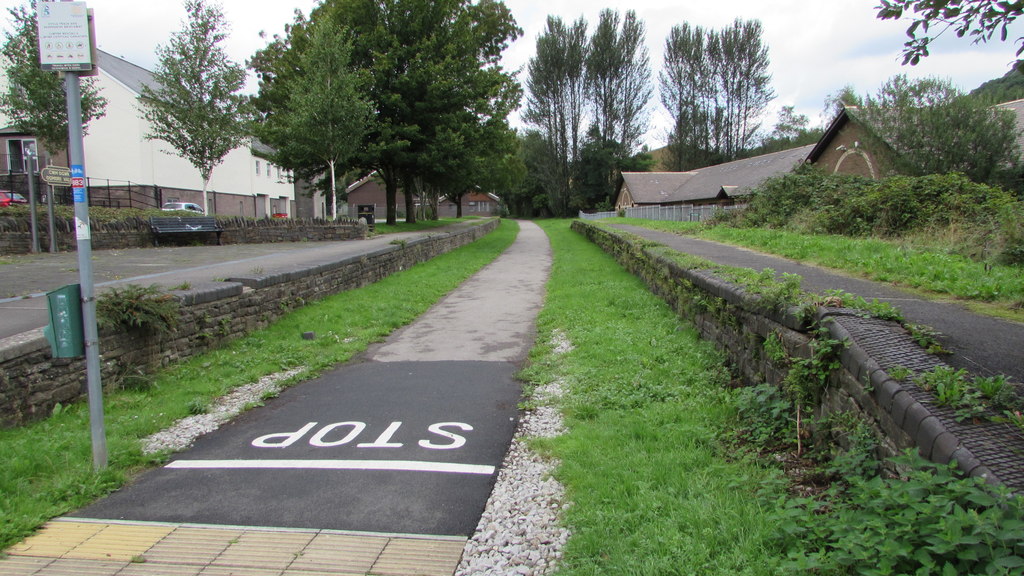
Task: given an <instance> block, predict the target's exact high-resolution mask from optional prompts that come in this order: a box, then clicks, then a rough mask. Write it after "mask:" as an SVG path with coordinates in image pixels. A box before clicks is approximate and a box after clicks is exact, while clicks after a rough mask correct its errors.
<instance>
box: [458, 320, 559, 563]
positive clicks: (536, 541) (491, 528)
mask: <svg viewBox="0 0 1024 576" xmlns="http://www.w3.org/2000/svg"><path fill="white" fill-rule="evenodd" d="M553 340H554V341H553V344H554V346H553V349H554V353H555V354H564V353H566V352H568V351H570V350H572V344H571V343H569V342H568V340H567V339H566V338H565V336H564V334H561V333H560V332H556V333H555V335H554V338H553ZM562 394H563V387H562V383H561V382H560V381H556V382H552V383H551V384H548V385H546V386H542V387H539V388H537V389H536V390H535V391H534V401H535V403H536V404H538V407H536V408H534V409H532V410H530V411H529V412H527V413H526V414H524V415H523V417H522V419H520V421H519V426H518V427H517V429H516V434H515V437H514V438H513V439H512V445H511V446H510V447H509V451H508V454H507V455H506V456H505V460H504V462H503V463H502V466H501V471H500V472H499V473H498V478H497V481H496V482H495V484H494V489H493V490H492V491H491V496H490V498H488V500H487V505H486V507H485V508H484V513H483V515H482V516H481V517H480V523H479V524H478V525H477V528H476V532H475V533H474V534H473V536H472V538H470V539H469V541H468V542H466V547H465V549H464V551H463V554H462V561H461V562H460V563H459V567H458V569H457V570H456V571H455V576H471V575H494V576H499V575H500V576H505V575H517V576H542V575H545V574H549V573H551V572H553V571H554V569H555V567H556V565H557V563H558V561H559V560H560V559H561V557H562V549H563V548H564V547H565V543H566V541H568V539H569V530H568V529H567V528H565V527H564V526H562V525H561V513H562V511H563V510H564V509H565V508H566V507H568V506H569V503H567V502H566V500H565V489H564V488H563V486H562V485H561V484H560V483H559V482H558V481H557V480H555V478H554V477H553V475H552V473H553V472H554V470H555V468H556V467H557V466H558V464H559V462H558V461H557V460H553V459H544V458H541V456H540V455H539V454H537V453H536V452H534V451H533V450H531V449H530V447H529V446H528V445H527V443H528V441H529V439H530V438H553V437H555V436H559V435H561V434H563V433H564V432H565V427H564V425H563V423H562V413H561V411H560V410H559V408H558V406H557V404H558V400H559V399H560V398H561V396H562Z"/></svg>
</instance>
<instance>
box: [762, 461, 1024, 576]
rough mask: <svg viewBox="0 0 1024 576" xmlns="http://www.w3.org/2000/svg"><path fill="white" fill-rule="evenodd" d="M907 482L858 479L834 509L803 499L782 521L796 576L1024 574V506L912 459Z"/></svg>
mask: <svg viewBox="0 0 1024 576" xmlns="http://www.w3.org/2000/svg"><path fill="white" fill-rule="evenodd" d="M896 463H897V464H898V465H899V466H900V467H902V469H907V470H909V472H907V473H906V474H905V475H904V477H902V478H882V477H880V476H875V477H873V478H871V479H862V478H857V477H853V478H851V479H850V483H849V486H848V487H847V488H846V490H845V492H841V493H840V492H839V491H838V490H837V489H833V493H832V496H833V497H834V498H833V499H832V500H831V501H830V504H829V506H827V507H826V506H824V505H823V504H822V503H821V502H818V501H815V500H812V499H806V498H805V499H795V500H791V501H789V503H788V505H787V506H786V507H785V508H784V509H783V511H782V512H780V514H779V518H778V520H779V532H778V538H779V541H780V543H781V544H782V547H783V549H785V550H786V551H787V552H788V555H789V561H788V566H787V567H786V568H787V569H788V570H790V571H792V572H791V573H795V572H797V571H800V573H807V572H813V573H815V574H828V575H831V574H835V575H840V574H862V575H865V576H868V575H870V576H883V575H896V574H936V575H943V576H945V575H949V576H955V575H957V574H998V575H1010V574H1020V573H1021V570H1022V569H1024V500H1022V499H1021V498H1020V497H1016V496H1013V495H1011V494H1010V493H1009V491H1008V490H1006V489H996V488H993V487H991V486H988V485H986V484H985V481H984V479H982V478H961V477H959V476H958V475H957V473H956V470H955V468H956V466H955V464H953V465H949V466H940V467H938V468H937V469H935V468H933V465H932V464H930V463H928V462H926V461H924V460H923V459H922V458H920V457H918V456H914V455H911V454H907V455H904V456H902V457H900V458H897V459H896Z"/></svg>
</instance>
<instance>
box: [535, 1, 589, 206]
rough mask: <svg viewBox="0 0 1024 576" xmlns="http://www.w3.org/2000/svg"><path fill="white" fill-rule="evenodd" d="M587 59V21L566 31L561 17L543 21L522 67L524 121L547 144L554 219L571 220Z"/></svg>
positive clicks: (544, 172) (547, 178)
mask: <svg viewBox="0 0 1024 576" xmlns="http://www.w3.org/2000/svg"><path fill="white" fill-rule="evenodd" d="M586 59H587V23H586V21H585V20H584V19H582V18H580V19H579V20H577V21H576V22H574V23H573V25H572V26H568V27H567V26H566V25H565V24H564V23H563V22H562V20H561V18H558V17H555V16H548V21H547V28H546V29H545V31H544V33H543V34H542V35H541V36H540V37H538V38H537V52H536V54H535V55H534V57H533V58H531V59H530V62H529V65H528V66H527V69H528V74H529V76H528V77H527V80H526V86H527V91H528V92H529V96H528V98H527V102H526V111H525V113H524V115H523V117H524V119H525V120H526V122H527V123H529V124H531V125H533V126H536V127H537V129H538V130H539V132H540V134H541V136H542V137H543V140H544V142H545V143H546V145H547V148H548V156H549V159H550V162H549V165H548V166H545V169H544V170H542V171H541V174H542V175H543V177H544V182H545V189H546V190H547V194H548V208H549V209H550V210H551V213H552V214H554V215H556V216H568V215H570V196H571V185H572V181H573V177H574V175H575V170H576V163H577V161H578V160H579V154H580V144H581V141H582V136H583V135H582V129H583V121H584V112H585V107H586V102H587V95H586V92H587V90H586V89H587V83H586Z"/></svg>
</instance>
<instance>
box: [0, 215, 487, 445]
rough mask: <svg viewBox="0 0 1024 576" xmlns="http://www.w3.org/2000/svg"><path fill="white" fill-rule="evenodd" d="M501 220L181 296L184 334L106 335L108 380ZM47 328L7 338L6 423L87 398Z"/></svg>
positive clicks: (2, 357) (236, 333)
mask: <svg viewBox="0 0 1024 576" xmlns="http://www.w3.org/2000/svg"><path fill="white" fill-rule="evenodd" d="M498 223H499V221H498V220H496V219H495V220H489V221H486V222H484V223H482V224H479V225H476V226H471V227H467V228H463V229H460V230H457V231H453V232H450V233H437V234H433V235H430V236H427V237H423V238H419V239H415V240H410V241H408V242H404V243H400V244H397V245H392V246H388V247H386V248H381V249H379V250H377V251H375V252H372V253H368V254H363V255H360V256H354V257H349V258H346V259H344V260H340V261H337V262H332V263H330V264H322V265H318V266H313V267H306V268H299V267H297V268H296V269H294V270H289V271H286V272H280V273H276V274H272V275H253V276H246V277H236V278H229V279H228V280H227V281H225V282H211V283H207V284H204V285H197V286H193V287H192V288H191V289H190V290H185V291H175V292H172V293H171V294H173V295H175V296H176V297H177V298H178V300H179V301H180V302H181V316H180V319H179V325H178V327H177V329H176V330H175V331H174V332H173V333H170V334H166V335H155V334H149V333H144V332H141V331H129V332H119V331H114V330H103V331H101V333H100V354H101V364H102V372H103V380H104V382H111V381H113V382H116V381H118V380H121V379H124V378H130V377H131V376H132V375H133V374H134V373H136V372H137V371H140V370H141V371H143V372H145V371H148V370H152V369H153V368H155V367H159V366H166V365H167V364H169V363H171V362H175V361H177V360H182V359H185V358H188V357H190V356H193V355H195V354H200V353H202V352H205V351H207V350H210V349H212V348H216V347H218V346H221V345H222V344H223V343H225V342H227V341H229V340H232V339H234V338H238V337H240V336H243V335H245V334H247V333H249V332H252V331H253V330H257V329H259V328H263V327H265V326H267V325H268V324H270V323H271V322H273V321H274V320H276V319H278V318H280V317H281V316H283V315H284V314H286V313H287V312H288V311H290V310H292V309H294V308H297V307H300V306H302V305H303V304H304V303H306V302H308V301H311V300H317V299H320V298H323V297H325V296H329V295H332V294H336V293H339V292H344V291H346V290H352V289H354V288H359V287H361V286H365V285H367V284H371V283H373V282H376V281H378V280H380V279H382V278H385V277H387V276H389V275H391V274H394V273H395V272H398V271H401V270H404V269H406V268H409V267H411V266H413V265H415V264H418V263H420V262H425V261H427V260H430V259H431V258H434V257H435V256H438V255H440V254H444V253H446V252H450V251H451V250H454V249H455V248H458V247H459V246H463V245H465V244H468V243H470V242H473V241H475V240H477V239H479V238H480V237H482V236H484V235H486V234H487V233H489V232H491V231H493V230H494V229H495V228H496V227H497V226H498ZM42 332H43V331H42V329H41V328H40V329H37V330H32V331H30V332H26V333H24V334H20V335H17V336H12V337H10V338H6V339H3V340H0V425H3V426H12V425H18V424H21V423H24V422H27V421H30V420H33V419H38V418H42V417H46V416H47V415H49V414H50V413H51V412H52V410H53V407H54V405H56V404H57V403H58V402H60V403H67V402H70V401H74V400H76V399H78V398H80V397H81V396H82V395H83V394H84V393H85V386H86V383H85V360H84V359H83V358H75V359H59V358H52V357H51V355H50V346H49V344H48V343H47V342H46V339H45V338H44V337H43V334H42Z"/></svg>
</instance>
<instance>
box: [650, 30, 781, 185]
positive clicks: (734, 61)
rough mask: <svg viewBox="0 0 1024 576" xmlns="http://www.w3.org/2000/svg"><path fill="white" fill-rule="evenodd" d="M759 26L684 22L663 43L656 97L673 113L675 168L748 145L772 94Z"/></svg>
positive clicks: (716, 159)
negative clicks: (719, 26)
mask: <svg viewBox="0 0 1024 576" xmlns="http://www.w3.org/2000/svg"><path fill="white" fill-rule="evenodd" d="M761 35H762V28H761V24H760V23H759V22H757V21H756V20H754V21H742V20H739V19H737V20H736V21H734V22H733V24H732V25H731V26H729V27H727V28H725V29H724V30H721V31H717V30H705V29H704V28H702V27H700V26H691V25H690V24H688V23H683V24H681V25H677V26H674V27H673V28H672V30H671V32H670V33H669V37H668V39H667V40H666V42H665V68H664V70H663V71H662V74H661V77H660V84H661V101H662V104H663V105H664V106H665V109H666V110H668V112H669V114H670V115H671V116H672V128H671V130H670V132H669V146H668V148H669V155H668V156H669V164H670V166H671V167H672V168H673V169H675V170H687V169H691V168H699V167H702V166H707V165H710V164H715V163H720V162H727V161H729V160H734V159H735V158H737V157H739V156H740V155H741V154H742V153H743V151H745V150H747V149H749V148H751V147H752V145H753V142H754V140H755V136H756V134H757V132H758V130H759V128H760V118H761V116H762V115H763V113H764V111H765V108H766V107H767V106H768V104H769V103H770V102H771V100H772V99H773V98H774V97H775V93H774V91H773V90H772V89H771V87H770V82H771V76H770V75H769V74H768V64H769V59H768V48H767V47H766V46H764V44H763V43H762V42H761Z"/></svg>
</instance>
